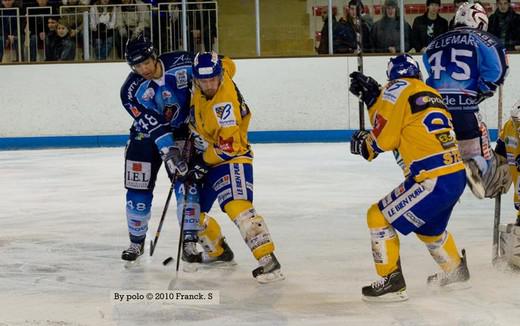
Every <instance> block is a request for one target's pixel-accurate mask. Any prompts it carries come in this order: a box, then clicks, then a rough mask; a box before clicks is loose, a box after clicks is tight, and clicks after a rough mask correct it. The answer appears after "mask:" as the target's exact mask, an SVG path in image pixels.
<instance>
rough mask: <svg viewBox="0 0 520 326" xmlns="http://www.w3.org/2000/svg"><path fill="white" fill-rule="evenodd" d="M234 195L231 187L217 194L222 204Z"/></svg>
mask: <svg viewBox="0 0 520 326" xmlns="http://www.w3.org/2000/svg"><path fill="white" fill-rule="evenodd" d="M232 197H233V195H232V194H231V189H229V188H228V189H225V190H224V191H222V192H221V193H219V194H218V196H217V199H218V202H219V204H220V205H222V203H224V202H225V201H226V200H228V199H230V198H232Z"/></svg>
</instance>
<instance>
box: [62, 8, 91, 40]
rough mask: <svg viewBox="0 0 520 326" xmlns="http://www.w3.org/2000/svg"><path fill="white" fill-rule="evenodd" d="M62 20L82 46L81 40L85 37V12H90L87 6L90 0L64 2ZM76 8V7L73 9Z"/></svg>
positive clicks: (71, 35)
mask: <svg viewBox="0 0 520 326" xmlns="http://www.w3.org/2000/svg"><path fill="white" fill-rule="evenodd" d="M62 4H63V6H62V7H61V19H60V21H61V22H63V23H64V24H65V25H66V26H67V27H68V28H69V35H70V37H72V38H75V39H76V43H79V44H81V41H80V39H81V38H82V37H83V11H88V10H89V9H88V8H87V7H80V6H87V5H89V4H90V0H62ZM71 6H74V7H71Z"/></svg>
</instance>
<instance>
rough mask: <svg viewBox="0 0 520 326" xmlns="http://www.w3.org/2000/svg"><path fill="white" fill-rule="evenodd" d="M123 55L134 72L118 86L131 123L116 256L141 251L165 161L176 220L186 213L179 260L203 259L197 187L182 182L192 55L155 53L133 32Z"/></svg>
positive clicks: (188, 150)
mask: <svg viewBox="0 0 520 326" xmlns="http://www.w3.org/2000/svg"><path fill="white" fill-rule="evenodd" d="M125 56H126V61H127V63H128V64H129V65H130V67H131V68H132V70H133V72H131V73H130V74H129V76H128V77H127V79H126V81H125V82H124V84H123V86H122V88H121V102H122V104H123V107H124V108H125V109H126V110H127V111H128V113H129V114H130V115H131V116H132V118H133V119H134V122H133V124H132V127H131V128H130V137H129V140H128V143H127V146H126V151H125V188H126V189H127V193H126V217H127V222H128V232H129V236H130V247H129V248H128V249H126V250H124V251H123V253H122V256H121V258H122V259H123V260H127V261H134V260H136V259H137V258H138V257H139V256H140V255H142V254H143V250H144V243H145V238H146V232H147V230H148V221H149V219H150V216H151V206H152V199H153V190H154V187H155V181H156V178H157V173H158V171H159V168H160V167H161V164H162V162H164V163H165V167H166V170H167V173H168V176H169V178H170V180H172V181H173V180H176V181H175V196H176V199H177V216H178V218H179V223H180V221H181V217H182V215H183V214H184V216H185V223H184V235H183V236H184V240H183V254H182V258H183V260H185V261H188V262H202V261H201V260H202V253H201V252H199V251H198V250H197V246H196V243H197V232H198V230H199V228H200V227H199V224H198V221H199V215H200V205H199V194H198V189H197V186H196V185H195V184H193V183H189V182H184V181H181V180H184V179H185V178H183V177H184V176H185V175H186V174H187V172H188V170H189V168H188V161H189V157H190V156H191V151H192V150H193V149H192V146H191V143H190V141H189V137H188V136H189V128H188V125H187V123H188V118H189V108H190V97H191V86H192V85H191V83H192V72H191V69H192V68H191V66H192V62H193V55H192V54H191V53H188V52H171V53H165V54H162V55H160V56H157V55H156V53H155V49H154V47H153V45H152V43H151V42H150V41H149V40H147V39H146V38H145V37H143V36H138V37H137V38H135V39H133V40H130V41H129V42H128V43H127V46H126V52H125ZM185 192H187V194H186V195H185ZM227 249H228V250H229V251H231V250H230V249H229V248H227ZM228 256H232V253H231V254H230V255H228Z"/></svg>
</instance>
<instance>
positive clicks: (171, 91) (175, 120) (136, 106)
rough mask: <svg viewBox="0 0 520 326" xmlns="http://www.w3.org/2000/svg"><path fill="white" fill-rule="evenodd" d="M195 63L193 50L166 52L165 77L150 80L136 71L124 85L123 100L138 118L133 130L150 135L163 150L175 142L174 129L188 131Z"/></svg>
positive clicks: (129, 111) (161, 59) (164, 62)
mask: <svg viewBox="0 0 520 326" xmlns="http://www.w3.org/2000/svg"><path fill="white" fill-rule="evenodd" d="M192 62H193V55H192V54H191V53H189V52H171V53H165V54H162V55H160V56H159V63H158V64H162V65H163V72H164V74H163V78H162V79H160V80H146V79H145V78H143V77H141V76H140V75H139V74H137V73H134V72H132V73H130V74H129V75H128V77H127V79H126V81H125V83H124V84H123V86H122V87H121V102H122V104H123V106H124V108H125V109H126V111H128V113H129V114H130V115H131V116H132V118H133V119H134V123H133V126H132V132H133V133H138V134H141V135H142V136H143V137H150V138H151V139H152V140H153V141H154V142H155V144H156V145H157V148H158V149H159V150H160V149H161V148H164V147H169V146H172V145H173V142H174V137H173V135H174V133H173V131H175V130H178V129H182V130H186V131H187V130H188V129H187V123H188V119H189V108H190V97H191V83H192V73H191V65H192Z"/></svg>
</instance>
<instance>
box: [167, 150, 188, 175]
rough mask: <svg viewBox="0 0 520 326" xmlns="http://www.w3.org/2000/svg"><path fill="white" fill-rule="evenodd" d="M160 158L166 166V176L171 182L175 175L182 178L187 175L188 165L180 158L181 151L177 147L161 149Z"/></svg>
mask: <svg viewBox="0 0 520 326" xmlns="http://www.w3.org/2000/svg"><path fill="white" fill-rule="evenodd" d="M161 158H162V160H163V162H164V165H165V166H166V171H167V172H168V176H169V177H170V179H172V180H173V177H174V176H175V175H176V174H177V175H178V176H180V177H183V176H185V175H186V173H188V164H187V163H186V161H185V160H184V159H183V158H182V155H181V151H180V150H179V148H177V147H165V148H162V149H161Z"/></svg>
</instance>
